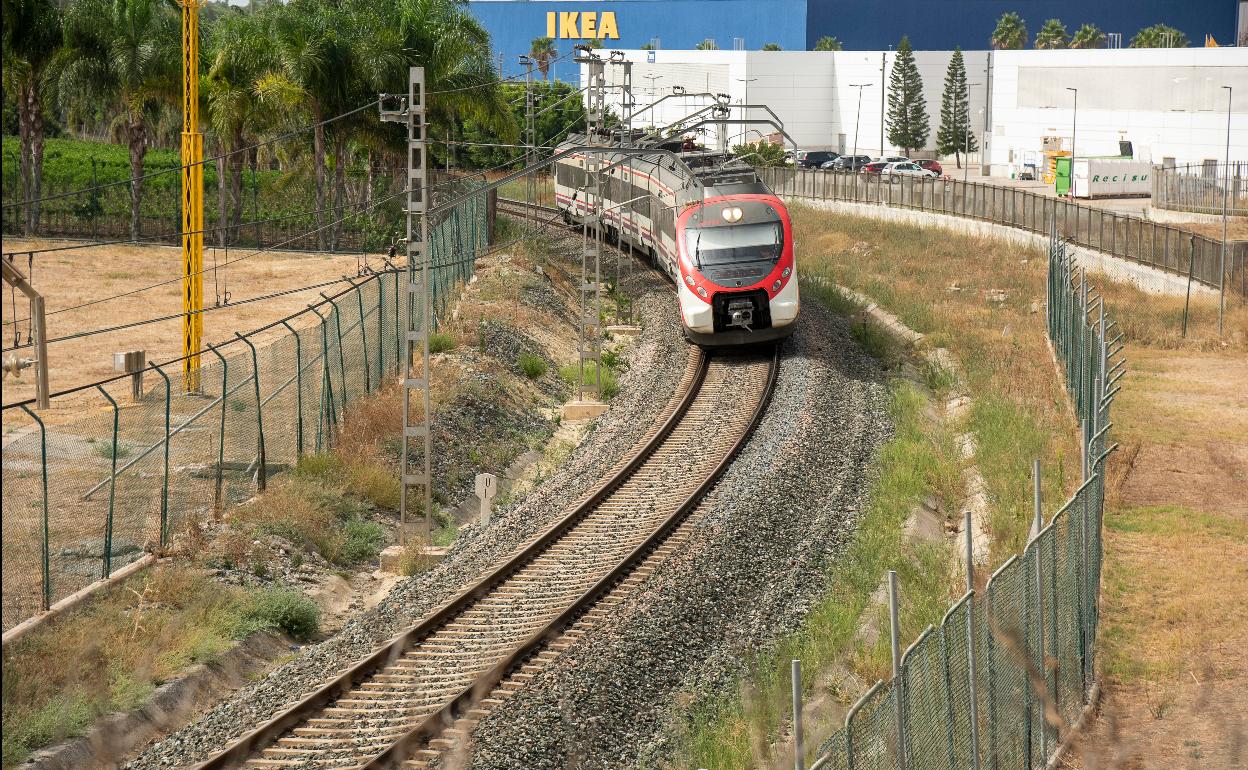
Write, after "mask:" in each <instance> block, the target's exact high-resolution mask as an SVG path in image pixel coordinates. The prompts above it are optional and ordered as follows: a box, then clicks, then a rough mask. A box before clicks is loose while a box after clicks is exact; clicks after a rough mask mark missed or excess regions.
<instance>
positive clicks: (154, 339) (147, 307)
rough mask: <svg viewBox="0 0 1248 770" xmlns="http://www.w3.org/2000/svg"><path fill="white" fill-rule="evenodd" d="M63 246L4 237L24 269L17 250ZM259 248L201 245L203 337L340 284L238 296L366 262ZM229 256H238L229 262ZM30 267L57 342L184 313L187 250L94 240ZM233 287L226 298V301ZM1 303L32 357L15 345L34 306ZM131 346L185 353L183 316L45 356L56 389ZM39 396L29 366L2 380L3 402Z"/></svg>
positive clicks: (311, 280) (222, 334)
mask: <svg viewBox="0 0 1248 770" xmlns="http://www.w3.org/2000/svg"><path fill="white" fill-rule="evenodd" d="M61 245H76V244H72V243H67V242H63V241H48V240H27V239H21V238H6V239H5V242H4V251H5V253H6V254H8V253H10V252H18V256H17V259H16V260H15V263H16V265H17V267H18V268H19V269H21V270H22V272H23V273H25V272H27V271H28V263H27V259H26V256H25V255H24V254H21V253H20V252H21V251H22V250H24V249H38V248H47V247H51V246H61ZM252 253H253V250H251V249H230V250H229V251H228V253H227V252H226V251H225V250H218V249H213V248H205V249H204V266H205V269H206V272H205V274H204V305H205V307H207V308H215V307H217V306H218V305H221V306H222V307H221V309H213V310H210V311H209V312H206V313H204V316H203V318H204V339H205V341H206V342H210V343H217V342H221V341H224V340H226V339H228V338H230V337H233V336H234V333H235V332H246V331H248V330H251V329H255V328H257V327H260V326H264V325H265V324H268V323H271V322H273V321H276V320H278V319H280V318H283V317H285V316H287V315H290V314H291V313H294V312H296V311H298V310H302V309H303V308H305V307H307V305H308V304H309V303H310V302H311V301H312V300H314V299H316V298H317V294H318V292H325V293H327V294H332V293H334V292H336V291H338V290H340V289H341V288H342V286H343V285H342V284H335V285H329V286H322V287H319V288H315V289H309V290H305V291H300V292H296V293H293V294H288V295H284V296H281V297H275V298H272V299H266V300H263V301H259V302H252V303H246V304H237V303H239V302H240V301H241V300H246V299H248V298H251V297H257V296H262V295H266V294H271V293H273V292H278V291H284V290H288V289H293V288H298V287H302V286H308V285H310V284H317V283H322V282H325V281H332V280H333V279H336V278H341V277H343V276H352V277H354V276H355V275H356V274H357V270H358V267H359V266H360V265H362V259H361V256H360V255H358V254H305V253H298V252H265V253H263V254H258V255H256V256H249V255H251V254H252ZM240 258H241V259H240ZM230 260H238V261H237V262H234V263H233V264H229V265H225V264H224V263H225V262H227V261H230ZM370 264H371V265H372V266H373V267H381V259H380V258H379V257H378V256H377V255H372V256H371V258H370ZM214 265H215V266H216V269H215V270H214V269H213V268H214ZM33 273H34V278H33V284H34V286H35V288H36V289H37V290H38V291H39V292H41V293H42V294H43V295H44V297H46V305H47V312H48V314H49V315H48V319H47V320H48V335H49V338H50V339H54V338H57V337H62V336H67V335H72V334H75V333H79V332H83V331H89V330H94V329H100V328H106V327H112V326H118V325H121V324H127V323H132V322H135V321H141V320H145V319H149V318H156V317H161V316H166V315H172V314H177V313H180V312H181V310H182V286H181V281H180V278H181V275H182V253H181V250H180V249H179V248H176V247H168V246H92V247H87V248H81V249H73V250H69V251H54V252H47V253H44V254H37V255H35V262H34V270H33ZM158 283H164V285H162V286H157V287H155V288H151V289H147V290H145V291H141V292H138V293H136V294H133V295H131V296H126V297H119V298H117V299H112V300H108V301H104V302H99V303H97V304H92V305H88V306H87V307H80V308H77V309H70V308H73V306H76V305H82V304H84V303H87V302H92V301H94V300H101V299H105V298H107V297H110V296H113V295H117V294H122V293H126V292H131V291H135V290H137V289H143V288H144V287H147V286H152V285H153V284H158ZM227 291H228V292H229V304H227V303H226V292H227ZM3 299H4V302H3V311H2V312H0V319H2V320H3V324H4V325H3V326H2V327H0V329H2V330H3V341H4V356H5V358H8V357H9V356H11V355H13V354H14V353H16V355H17V356H19V357H33V353H32V352H31V350H30V348H26V349H19V350H16V351H10V348H11V347H13V345H14V341H15V340H14V334H15V331H17V332H20V334H21V341H22V343H25V342H26V340H27V334H28V324H27V322H26V319H27V318H28V316H29V303H28V302H26V301H25V300H24V298H23V297H21V296H20V295H18V296H16V297H9V296H6V297H4V298H3ZM15 305H16V307H15ZM15 320H16V321H18V322H19V323H17V324H16V327H17V328H16V330H15V328H14V324H12V323H10V322H11V321H15ZM313 320H315V318H314V317H313ZM303 323H304V324H306V323H307V322H306V321H304V322H303ZM297 325H302V324H297ZM128 350H145V351H147V360H148V362H151V363H158V362H161V361H165V360H168V359H172V358H177V357H178V356H181V355H182V319H181V318H180V317H177V318H173V319H170V320H167V321H161V322H159V323H152V324H147V325H145V326H138V327H134V328H130V329H125V330H121V331H116V332H109V333H104V334H96V335H93V336H89V337H82V338H79V339H74V340H66V341H63V342H57V343H54V344H52V345H50V346H49V350H48V361H49V379H50V381H51V384H52V392H54V393H55V392H58V391H62V390H66V389H69V388H72V387H75V386H77V385H82V384H85V383H90V382H95V381H97V380H101V379H104V378H107V377H112V376H114V375H115V374H116V372H115V371H114V370H113V353H114V352H121V351H128ZM34 394H35V380H34V373H33V371H32V370H30V369H27V370H26V371H25V372H23V374H22V377H21V378H20V379H15V378H13V377H12V376H11V375H7V376H6V377H5V378H4V403H5V404H9V403H12V402H15V401H21V400H23V399H27V398H31V397H33V396H34ZM73 404H74V400H73V399H72V398H71V399H60V400H56V401H54V404H53V408H52V409H51V410H49V411H48V412H47V414H46V415H41V416H44V417H45V419H50V420H51V421H53V422H55V421H56V420H57V419H58V416H63V415H65V414H70V415H72V414H73ZM6 415H7V413H6ZM7 423H8V420H7V419H6V425H7Z"/></svg>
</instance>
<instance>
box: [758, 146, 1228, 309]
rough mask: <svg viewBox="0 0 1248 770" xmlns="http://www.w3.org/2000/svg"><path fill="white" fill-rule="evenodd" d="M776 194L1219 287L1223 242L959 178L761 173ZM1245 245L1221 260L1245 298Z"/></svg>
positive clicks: (805, 171) (802, 171) (780, 170)
mask: <svg viewBox="0 0 1248 770" xmlns="http://www.w3.org/2000/svg"><path fill="white" fill-rule="evenodd" d="M760 171H761V173H762V178H763V180H764V181H765V182H766V183H767V184H768V185H770V186H771V188H772V190H774V191H775V192H776V194H777V195H788V196H792V197H798V198H812V199H816V200H832V201H847V202H855V203H869V204H876V205H884V206H894V207H899V208H907V209H916V210H919V211H927V212H930V213H933V214H948V215H953V216H959V217H967V218H970V219H978V220H983V221H987V222H994V223H996V224H1002V225H1008V226H1010V227H1017V228H1020V229H1023V230H1027V231H1029V232H1033V233H1037V234H1040V235H1048V233H1049V229H1050V226H1051V225H1052V223H1054V222H1056V226H1057V232H1058V234H1059V235H1060V236H1062V237H1063V238H1065V239H1066V240H1068V241H1070V242H1071V243H1073V244H1075V245H1078V246H1084V247H1087V248H1089V249H1095V250H1097V251H1100V252H1103V253H1105V254H1109V255H1111V256H1115V257H1119V258H1121V259H1127V260H1130V261H1132V262H1137V263H1139V264H1141V265H1148V266H1149V267H1154V268H1157V269H1159V270H1164V271H1166V272H1168V273H1173V274H1175V275H1182V276H1187V274H1188V269H1189V266H1190V268H1191V271H1192V277H1193V279H1194V280H1195V281H1197V282H1198V283H1201V284H1204V285H1206V286H1209V287H1212V288H1215V289H1216V288H1220V287H1221V285H1222V284H1221V276H1220V275H1219V266H1220V264H1221V259H1222V241H1220V240H1215V239H1213V238H1207V237H1205V236H1202V235H1196V234H1194V233H1192V232H1191V231H1189V230H1184V229H1182V228H1179V227H1175V226H1171V225H1165V224H1161V223H1158V222H1152V221H1149V220H1147V219H1142V218H1140V217H1135V216H1130V215H1127V214H1120V213H1117V212H1114V211H1108V210H1106V209H1100V208H1096V207H1095V206H1088V205H1085V204H1080V203H1075V202H1074V201H1070V200H1067V199H1064V198H1054V197H1052V196H1048V195H1040V194H1037V193H1033V192H1030V191H1028V190H1023V189H1019V188H1016V187H1002V186H1000V185H993V184H987V183H983V182H962V181H959V180H956V179H938V178H919V177H909V176H906V177H896V178H893V179H890V178H888V177H884V176H880V175H878V174H838V173H832V172H828V171H815V170H809V169H792V168H764V169H760ZM1246 261H1248V241H1233V242H1232V243H1231V244H1230V248H1229V250H1228V253H1227V257H1226V271H1225V272H1226V276H1225V277H1226V287H1227V289H1228V291H1233V292H1238V293H1239V294H1240V296H1244V297H1248V270H1246V269H1245V262H1246Z"/></svg>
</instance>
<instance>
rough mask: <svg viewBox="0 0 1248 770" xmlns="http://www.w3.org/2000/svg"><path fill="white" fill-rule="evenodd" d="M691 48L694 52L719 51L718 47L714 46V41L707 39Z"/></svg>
mask: <svg viewBox="0 0 1248 770" xmlns="http://www.w3.org/2000/svg"><path fill="white" fill-rule="evenodd" d="M693 48H694V50H695V51H718V50H719V46H718V45H716V44H715V41H714V40H712V39H711V38H709V37H708V38H707V39H706V40H703V41H702V42H701V43H698V44H697V45H695V46H694V47H693Z"/></svg>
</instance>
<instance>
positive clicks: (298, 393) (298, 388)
mask: <svg viewBox="0 0 1248 770" xmlns="http://www.w3.org/2000/svg"><path fill="white" fill-rule="evenodd" d="M282 325H283V326H285V327H286V328H287V329H288V330H289V331H290V333H291V334H292V335H294V338H295V461H296V462H298V460H299V458H300V457H303V341H302V340H300V339H299V332H297V331H295V329H294V327H292V326H291V325H290V323H289V322H288V321H286V320H285V319H282Z"/></svg>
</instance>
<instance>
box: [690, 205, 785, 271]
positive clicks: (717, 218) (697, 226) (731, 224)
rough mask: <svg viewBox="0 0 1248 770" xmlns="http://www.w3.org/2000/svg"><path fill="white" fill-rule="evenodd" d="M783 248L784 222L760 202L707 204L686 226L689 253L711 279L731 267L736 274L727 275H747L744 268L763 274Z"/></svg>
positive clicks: (778, 257) (691, 258)
mask: <svg viewBox="0 0 1248 770" xmlns="http://www.w3.org/2000/svg"><path fill="white" fill-rule="evenodd" d="M783 251H784V225H783V223H782V222H781V221H780V217H779V215H778V214H777V213H776V210H775V209H773V208H772V207H771V206H769V205H767V204H766V203H762V202H759V201H730V202H726V203H716V204H712V205H709V206H704V207H703V208H702V209H701V210H699V211H698V212H696V213H695V214H694V215H693V216H692V217H691V218H690V221H689V223H688V225H687V226H686V229H685V253H686V254H688V256H689V259H690V260H691V261H693V263H694V265H695V266H696V267H697V269H699V270H702V271H703V272H705V273H707V277H708V278H710V279H711V280H715V277H716V276H715V274H716V273H719V272H723V271H724V270H728V268H729V266H731V268H732V269H731V270H728V272H731V273H732V275H731V276H728V275H726V274H725V276H724V277H732V278H737V277H741V278H745V277H747V276H746V274H745V273H743V272H742V271H743V270H744V271H745V272H748V273H749V274H750V277H753V276H754V274H757V276H758V277H762V276H764V275H766V274H767V273H768V272H770V271H771V268H773V267H774V266H775V264H776V262H777V261H778V260H779V259H780V254H781V253H782V252H783ZM716 268H719V270H717V269H716ZM738 273H740V276H738V275H737V274H738Z"/></svg>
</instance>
